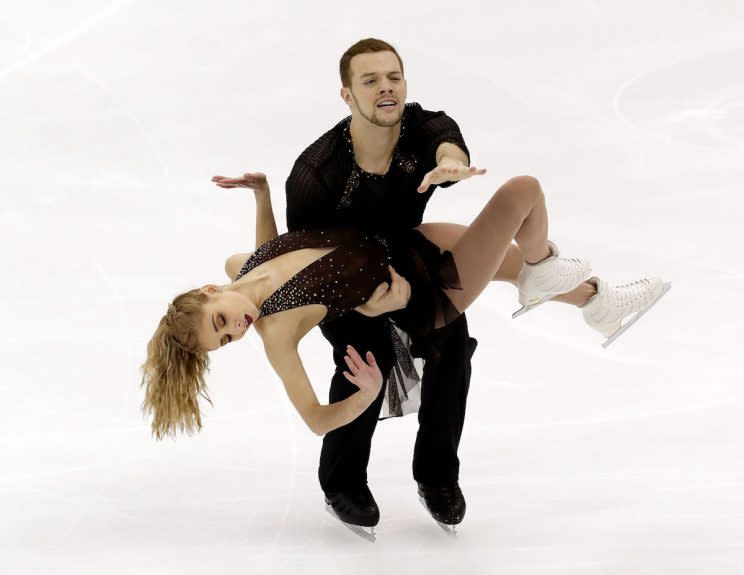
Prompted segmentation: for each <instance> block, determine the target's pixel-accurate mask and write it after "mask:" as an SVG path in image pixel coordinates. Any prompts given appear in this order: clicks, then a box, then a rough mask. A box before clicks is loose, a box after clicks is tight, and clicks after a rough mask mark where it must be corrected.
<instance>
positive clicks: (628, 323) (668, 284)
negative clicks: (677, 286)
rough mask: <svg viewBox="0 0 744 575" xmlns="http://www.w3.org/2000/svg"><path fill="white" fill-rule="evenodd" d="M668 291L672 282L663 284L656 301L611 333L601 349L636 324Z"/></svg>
mask: <svg viewBox="0 0 744 575" xmlns="http://www.w3.org/2000/svg"><path fill="white" fill-rule="evenodd" d="M670 289H672V282H667V283H665V284H664V289H662V290H661V291H660V292H659V295H658V296H656V299H655V300H654V301H652V302H651V305H649V306H648V307H647V308H644V309H642V310H641V311H639V312H636V314H635V315H634V316H633V317H632V318H630V319H629V320H628V321H627V322H625V324H624V325H622V326H621V327H620V329H619V330H617V331H616V332H615V333H613V334H612V335H611V336H610V337H608V338H607V339H606V340H605V342H604V343H603V344H602V348H603V349H606V348H607V346H608V345H610V344H611V343H612V342H613V341H615V340H616V339H617V338H618V337H620V336H621V335H622V333H623V332H624V331H625V330H626V329H628V328H629V327H630V326H631V325H633V324H634V323H635V322H637V321H638V320H639V319H641V317H642V316H643V314H645V313H646V312H647V311H648V310H650V309H651V308H652V307H654V306H655V305H656V302H657V301H659V300H660V299H661V298H662V297H663V296H664V294H666V292H668V291H669V290H670Z"/></svg>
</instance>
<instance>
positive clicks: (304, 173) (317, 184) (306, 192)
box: [285, 158, 336, 232]
mask: <svg viewBox="0 0 744 575" xmlns="http://www.w3.org/2000/svg"><path fill="white" fill-rule="evenodd" d="M285 189H286V199H287V231H290V232H293V231H296V230H302V229H306V230H308V229H314V228H315V229H317V228H326V227H333V222H334V218H335V213H336V210H335V204H334V201H333V197H332V194H331V193H330V191H329V190H328V188H327V187H326V186H325V184H324V183H323V182H322V180H321V179H320V177H319V174H318V171H317V170H316V169H314V168H312V167H311V166H308V165H307V164H306V163H305V162H303V161H302V160H301V159H299V158H298V159H297V161H296V162H295V164H294V167H293V168H292V171H291V172H290V174H289V177H288V178H287V182H286V185H285Z"/></svg>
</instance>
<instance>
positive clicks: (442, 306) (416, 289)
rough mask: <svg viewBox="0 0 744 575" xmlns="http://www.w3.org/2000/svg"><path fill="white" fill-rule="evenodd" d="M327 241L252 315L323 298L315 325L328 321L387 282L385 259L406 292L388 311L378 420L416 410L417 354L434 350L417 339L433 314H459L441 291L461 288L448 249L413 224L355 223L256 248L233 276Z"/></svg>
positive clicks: (426, 329)
mask: <svg viewBox="0 0 744 575" xmlns="http://www.w3.org/2000/svg"><path fill="white" fill-rule="evenodd" d="M332 246H336V249H334V250H333V251H331V252H329V253H327V254H325V255H323V256H322V257H320V258H319V259H317V260H315V261H314V262H312V263H311V264H310V265H308V266H307V267H305V268H303V269H302V270H300V271H299V272H298V273H297V274H295V275H294V276H292V277H291V278H290V279H289V280H287V282H285V283H284V284H282V285H281V286H280V287H279V288H278V289H277V290H276V291H274V293H272V294H271V295H270V296H269V297H268V298H267V299H266V301H264V302H263V304H262V305H261V307H260V308H259V313H258V317H259V318H260V317H263V316H265V315H271V314H273V313H277V312H280V311H285V310H288V309H293V308H296V307H300V306H303V305H308V304H323V305H325V306H326V308H327V309H328V312H327V313H326V315H325V316H324V317H323V319H322V320H321V322H320V324H321V325H323V324H325V323H327V322H331V321H333V320H334V319H336V318H338V317H340V316H341V315H343V314H345V313H348V312H350V311H352V310H353V309H354V308H355V307H357V306H358V305H361V304H363V303H364V302H366V301H367V300H368V299H369V297H370V296H371V295H372V293H373V292H374V291H375V289H376V288H377V286H378V285H380V284H381V283H382V282H388V284H389V283H390V281H391V280H390V273H389V270H388V267H387V266H388V264H390V265H392V266H393V268H395V270H396V271H397V272H398V274H400V275H401V276H403V277H404V278H405V279H406V280H407V281H408V282H409V283H410V284H411V298H410V300H409V302H408V305H407V306H406V307H405V308H404V309H401V310H396V311H394V312H392V313H390V319H391V320H392V323H391V324H390V325H391V336H392V341H393V347H394V349H395V363H394V365H393V367H392V369H391V370H390V373H389V374H387V376H386V382H387V390H386V400H385V402H384V403H383V406H382V412H381V418H385V417H391V416H400V415H404V414H406V413H411V412H413V411H417V409H418V405H419V403H420V393H421V391H420V382H421V374H422V372H423V363H424V358H427V357H430V356H431V357H435V356H436V353H437V352H436V349H434V348H433V347H431V346H429V345H428V344H425V343H424V342H425V341H427V338H426V336H428V335H429V334H431V332H432V331H433V330H434V327H435V322H436V319H437V318H441V319H443V320H444V323H449V322H450V321H452V320H454V319H455V318H456V317H457V316H458V315H460V312H459V311H458V310H457V309H456V308H455V306H454V305H453V304H452V302H451V301H450V299H449V298H448V297H447V295H446V294H445V292H444V289H445V288H452V289H461V287H460V283H459V278H458V274H457V268H456V266H455V262H454V259H453V258H452V254H451V253H450V252H449V251H447V250H445V251H442V250H440V249H439V247H438V246H437V245H435V244H434V243H432V242H431V241H429V240H428V239H427V238H426V237H425V236H424V235H423V234H422V233H421V232H419V231H418V230H415V229H409V230H402V231H395V232H379V233H372V232H365V231H363V230H360V229H357V228H329V229H323V230H318V229H311V230H297V231H293V232H287V233H284V234H280V235H278V236H277V237H276V238H274V239H272V240H269V241H268V242H266V243H264V244H263V245H261V246H259V247H258V249H256V251H255V252H254V253H253V254H251V257H250V258H248V260H247V261H246V262H245V264H244V265H243V267H242V268H241V270H240V272H239V273H238V275H237V276H236V278H235V279H236V280H238V279H240V278H241V277H243V276H244V275H245V274H246V273H248V272H249V271H250V270H252V269H253V268H255V267H256V266H258V265H260V264H262V263H264V262H266V261H268V260H270V259H273V258H275V257H277V256H279V255H282V254H284V253H287V252H290V251H294V250H298V249H303V248H322V247H332ZM414 357H418V358H422V359H421V360H420V361H416V360H414ZM384 375H385V374H383V376H384Z"/></svg>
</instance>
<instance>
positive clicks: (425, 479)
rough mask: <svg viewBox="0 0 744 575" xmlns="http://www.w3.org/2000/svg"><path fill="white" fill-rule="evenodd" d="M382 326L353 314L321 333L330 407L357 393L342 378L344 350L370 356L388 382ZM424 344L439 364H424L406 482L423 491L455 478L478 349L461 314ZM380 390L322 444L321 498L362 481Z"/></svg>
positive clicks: (389, 354) (387, 344) (389, 359)
mask: <svg viewBox="0 0 744 575" xmlns="http://www.w3.org/2000/svg"><path fill="white" fill-rule="evenodd" d="M386 322H387V320H386V319H383V318H380V317H375V318H369V317H365V316H363V315H361V314H359V313H356V312H352V313H348V314H346V315H344V316H342V317H341V318H339V319H337V320H335V321H334V322H331V323H329V324H328V325H326V326H323V327H322V328H321V331H322V333H323V335H324V336H325V338H326V339H327V340H328V341H329V342H330V343H331V344H332V345H333V359H334V361H335V363H336V372H335V374H334V376H333V379H332V380H331V389H330V393H329V402H330V403H335V402H337V401H341V400H343V399H346V398H347V397H349V396H350V395H352V394H353V393H355V392H356V391H358V389H359V388H358V387H356V386H355V385H354V384H353V383H351V382H350V381H349V380H348V379H346V377H345V376H344V375H343V372H344V371H345V370H348V366H347V365H346V362H345V361H344V355H346V346H347V345H349V344H350V345H352V346H354V348H355V349H356V350H357V351H358V352H359V353H360V354H361V355H362V356H364V353H365V352H366V351H371V352H372V353H373V355H374V356H375V359H376V360H377V363H378V365H379V367H380V371H381V372H382V374H383V377H387V374H388V373H389V371H390V369H391V367H392V365H393V362H394V358H395V354H394V351H393V348H392V344H391V341H390V333H389V328H388V325H387V323H386ZM431 337H432V343H433V344H434V345H435V346H436V349H437V350H438V351H439V357H438V359H437V360H434V359H432V358H431V357H424V359H425V360H426V363H425V366H424V373H423V376H422V382H421V407H420V408H419V413H418V420H419V431H418V435H417V437H416V445H415V448H414V455H413V478H414V479H415V480H416V481H420V482H422V483H425V484H428V485H447V484H451V483H454V482H455V481H457V480H458V479H459V471H460V460H459V459H458V458H457V448H458V446H459V444H460V436H461V435H462V427H463V423H464V421H465V406H466V402H467V395H468V389H469V387H470V359H471V357H472V356H473V352H474V351H475V348H476V346H477V344H478V342H477V341H476V340H475V339H474V338H471V337H470V335H469V334H468V324H467V320H466V318H465V314H463V315H461V316H460V317H458V318H457V319H456V320H455V321H453V322H452V323H450V324H448V325H446V326H445V327H443V328H441V329H439V330H436V331H435V332H434V334H433V335H432V336H431ZM385 389H386V386H384V385H383V387H382V390H381V391H380V395H379V396H378V397H377V399H376V400H375V402H374V403H373V404H372V405H370V407H369V408H367V410H366V411H365V412H364V413H363V414H362V415H360V416H359V417H357V418H356V419H355V420H354V421H352V422H350V423H348V424H347V425H344V426H342V427H339V428H337V429H334V430H333V431H330V432H329V433H327V434H326V435H325V436H324V437H323V448H322V450H321V453H320V466H319V468H318V479H319V480H320V486H321V488H322V489H323V491H324V492H326V493H328V492H333V491H341V490H347V489H353V488H355V487H357V486H359V485H363V484H365V483H366V482H367V464H368V462H369V455H370V448H371V444H372V434H373V433H374V431H375V428H376V427H377V421H378V417H379V414H380V407H381V405H382V401H383V399H384V395H385Z"/></svg>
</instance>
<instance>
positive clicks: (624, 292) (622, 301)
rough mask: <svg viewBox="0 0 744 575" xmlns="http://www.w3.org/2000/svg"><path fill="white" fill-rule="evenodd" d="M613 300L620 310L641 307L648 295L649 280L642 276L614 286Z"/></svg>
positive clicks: (646, 300)
mask: <svg viewBox="0 0 744 575" xmlns="http://www.w3.org/2000/svg"><path fill="white" fill-rule="evenodd" d="M614 288H615V289H614V290H613V298H612V299H613V300H614V302H615V303H616V304H617V306H618V307H619V308H620V309H621V310H622V311H626V310H631V311H633V310H638V309H641V308H642V307H643V306H644V305H646V303H647V302H648V299H649V297H650V293H651V290H650V288H651V280H649V279H647V278H643V279H640V280H635V281H633V282H630V283H626V284H620V285H617V286H614Z"/></svg>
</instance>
